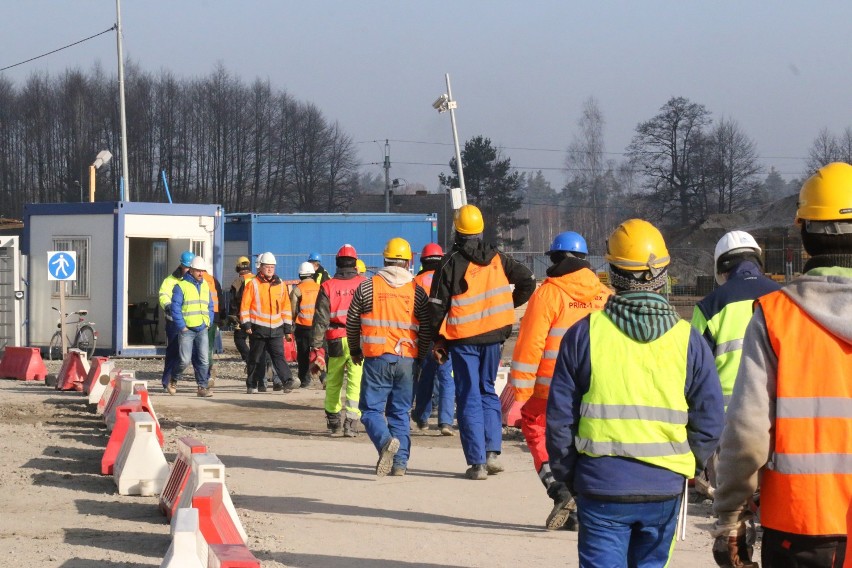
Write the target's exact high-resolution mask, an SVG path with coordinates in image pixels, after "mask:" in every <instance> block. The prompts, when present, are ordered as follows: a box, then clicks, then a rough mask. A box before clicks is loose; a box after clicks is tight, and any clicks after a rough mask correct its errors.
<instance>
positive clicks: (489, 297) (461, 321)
mask: <svg viewBox="0 0 852 568" xmlns="http://www.w3.org/2000/svg"><path fill="white" fill-rule="evenodd" d="M464 280H465V282H467V290H466V291H464V292H463V293H461V294H459V295H457V296H453V297H452V298H450V310H449V312H448V313H447V322H446V323H447V326H446V334H445V336H444V337H446V338H447V339H449V340H453V339H463V338H467V337H474V336H476V335H482V334H483V333H488V332H489V331H494V330H495V329H500V328H503V327H506V326H507V325H512V324H513V323H515V305H514V303H513V302H512V289H511V287H510V286H509V280H508V278H506V273H505V272H504V271H503V262H502V260H500V255H499V254H495V255H494V258H492V259H491V262H490V263H488V264H487V265H485V266H481V265H479V264H476V263H474V262H471V263H470V264H468V266H467V270H466V271H465V273H464Z"/></svg>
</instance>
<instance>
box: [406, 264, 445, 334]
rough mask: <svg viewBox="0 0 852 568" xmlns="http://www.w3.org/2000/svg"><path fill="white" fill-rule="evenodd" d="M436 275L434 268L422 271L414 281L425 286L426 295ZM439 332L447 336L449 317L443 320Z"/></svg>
mask: <svg viewBox="0 0 852 568" xmlns="http://www.w3.org/2000/svg"><path fill="white" fill-rule="evenodd" d="M434 277H435V271H434V270H427V271H426V272H422V273H420V274H418V275H417V276H415V277H414V282H415V283H416V284H417V285H418V286H420V287H421V288H423V291H424V292H426V296H429V291H430V290H431V289H432V280H433V279H434ZM438 334H439V335H443V336H444V337H446V336H447V318H444V320H443V321H442V322H441V327H440V329H438Z"/></svg>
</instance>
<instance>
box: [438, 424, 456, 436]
mask: <svg viewBox="0 0 852 568" xmlns="http://www.w3.org/2000/svg"><path fill="white" fill-rule="evenodd" d="M439 427H440V428H441V436H455V435H456V433H455V432H453V427H452V426H451V425H450V424H439Z"/></svg>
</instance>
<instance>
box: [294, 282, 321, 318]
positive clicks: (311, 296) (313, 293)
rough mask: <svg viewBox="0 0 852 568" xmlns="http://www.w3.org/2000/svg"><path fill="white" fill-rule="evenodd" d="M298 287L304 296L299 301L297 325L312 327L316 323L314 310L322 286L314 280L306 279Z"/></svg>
mask: <svg viewBox="0 0 852 568" xmlns="http://www.w3.org/2000/svg"><path fill="white" fill-rule="evenodd" d="M296 286H297V287H298V288H299V292H301V294H302V299H301V300H299V313H298V314H297V315H296V324H297V325H303V326H306V327H310V326H311V323H313V321H314V309H315V308H316V304H317V295H318V294H319V289H320V285H319V284H317V283H316V282H315V281H314V280H313V279H312V278H305V279H304V280H302V281H301V282H299V283H298V284H297V285H296Z"/></svg>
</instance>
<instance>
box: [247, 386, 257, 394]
mask: <svg viewBox="0 0 852 568" xmlns="http://www.w3.org/2000/svg"><path fill="white" fill-rule="evenodd" d="M246 394H257V389H256V388H253V387H246Z"/></svg>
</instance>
